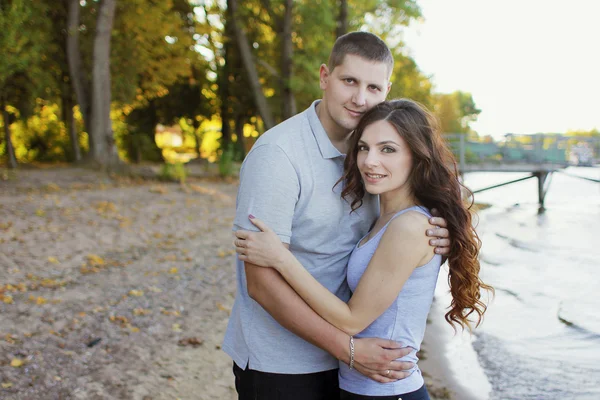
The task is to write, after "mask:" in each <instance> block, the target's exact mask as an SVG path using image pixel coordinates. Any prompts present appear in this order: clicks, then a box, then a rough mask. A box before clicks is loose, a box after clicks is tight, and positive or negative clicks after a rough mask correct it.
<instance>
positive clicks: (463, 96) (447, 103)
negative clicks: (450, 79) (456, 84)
mask: <svg viewBox="0 0 600 400" xmlns="http://www.w3.org/2000/svg"><path fill="white" fill-rule="evenodd" d="M434 101H435V105H434V111H435V113H436V115H437V116H438V118H439V120H440V128H441V130H442V132H444V133H471V132H472V130H471V126H470V124H471V122H474V121H476V120H477V117H478V116H479V113H481V110H479V109H478V108H477V106H476V105H475V101H474V100H473V96H472V95H471V93H466V92H461V91H456V92H453V93H449V94H445V93H441V94H436V95H435V96H434Z"/></svg>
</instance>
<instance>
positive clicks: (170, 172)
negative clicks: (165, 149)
mask: <svg viewBox="0 0 600 400" xmlns="http://www.w3.org/2000/svg"><path fill="white" fill-rule="evenodd" d="M187 175H188V173H187V169H186V168H185V165H183V164H182V163H175V164H169V163H165V164H163V165H162V166H161V168H160V172H159V177H160V179H162V180H165V181H173V182H179V183H182V184H183V183H185V179H186V178H187Z"/></svg>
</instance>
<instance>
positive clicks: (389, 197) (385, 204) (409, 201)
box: [379, 187, 419, 218]
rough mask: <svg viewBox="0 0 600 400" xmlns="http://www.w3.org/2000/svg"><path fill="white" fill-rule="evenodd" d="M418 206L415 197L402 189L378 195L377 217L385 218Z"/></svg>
mask: <svg viewBox="0 0 600 400" xmlns="http://www.w3.org/2000/svg"><path fill="white" fill-rule="evenodd" d="M418 204H419V202H418V200H417V199H416V198H415V196H414V195H413V194H412V193H411V192H410V191H408V190H407V189H406V188H404V187H402V188H399V189H397V190H393V191H389V192H386V193H381V194H380V195H379V217H380V218H385V217H387V216H390V215H394V214H396V213H398V212H400V211H402V210H405V209H407V208H409V207H413V206H416V205H418Z"/></svg>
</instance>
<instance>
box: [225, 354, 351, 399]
mask: <svg viewBox="0 0 600 400" xmlns="http://www.w3.org/2000/svg"><path fill="white" fill-rule="evenodd" d="M233 374H234V375H235V389H236V390H237V392H238V399H239V400H337V399H339V398H340V389H339V386H338V370H337V369H333V370H331V371H324V372H315V373H312V374H298V375H290V374H273V373H270V372H261V371H254V370H252V369H249V368H246V370H243V369H241V368H240V367H238V366H237V364H235V363H233Z"/></svg>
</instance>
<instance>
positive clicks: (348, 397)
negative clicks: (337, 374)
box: [340, 385, 430, 400]
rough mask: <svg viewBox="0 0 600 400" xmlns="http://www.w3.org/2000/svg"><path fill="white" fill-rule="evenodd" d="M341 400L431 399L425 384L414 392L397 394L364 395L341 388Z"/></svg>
mask: <svg viewBox="0 0 600 400" xmlns="http://www.w3.org/2000/svg"><path fill="white" fill-rule="evenodd" d="M340 392H341V393H340V400H430V399H429V393H427V388H425V385H423V386H421V389H419V390H415V391H414V392H410V393H404V394H399V395H396V396H363V395H360V394H354V393H350V392H346V391H345V390H340Z"/></svg>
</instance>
